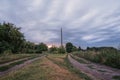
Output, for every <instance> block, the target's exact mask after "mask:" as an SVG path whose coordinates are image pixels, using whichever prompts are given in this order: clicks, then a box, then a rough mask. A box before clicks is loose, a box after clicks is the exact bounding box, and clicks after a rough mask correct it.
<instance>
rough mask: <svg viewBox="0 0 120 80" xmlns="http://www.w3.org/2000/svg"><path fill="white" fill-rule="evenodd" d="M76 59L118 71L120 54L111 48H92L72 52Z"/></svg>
mask: <svg viewBox="0 0 120 80" xmlns="http://www.w3.org/2000/svg"><path fill="white" fill-rule="evenodd" d="M74 54H75V55H77V56H78V57H82V58H85V59H87V60H90V61H93V62H96V63H101V64H105V65H108V66H111V67H114V68H119V69H120V52H119V50H117V49H115V48H113V47H99V48H97V47H92V48H89V47H88V48H87V49H86V50H81V51H79V52H74Z"/></svg>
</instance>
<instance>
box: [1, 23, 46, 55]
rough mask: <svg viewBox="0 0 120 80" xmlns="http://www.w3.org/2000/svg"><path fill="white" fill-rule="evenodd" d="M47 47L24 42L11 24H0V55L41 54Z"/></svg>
mask: <svg viewBox="0 0 120 80" xmlns="http://www.w3.org/2000/svg"><path fill="white" fill-rule="evenodd" d="M47 50H48V48H47V45H46V44H44V43H40V44H38V45H36V44H35V43H32V42H29V41H26V40H25V38H24V35H23V33H21V32H20V28H18V27H16V26H15V25H14V24H11V23H5V22H4V23H3V24H0V53H1V54H2V53H4V54H7V53H42V52H43V51H47Z"/></svg>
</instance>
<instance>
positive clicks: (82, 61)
mask: <svg viewBox="0 0 120 80" xmlns="http://www.w3.org/2000/svg"><path fill="white" fill-rule="evenodd" d="M71 57H72V58H73V59H75V60H77V61H78V62H80V63H82V64H88V63H87V62H85V61H84V60H82V59H80V58H76V57H75V56H73V55H71Z"/></svg>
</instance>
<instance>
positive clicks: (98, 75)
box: [68, 55, 120, 80]
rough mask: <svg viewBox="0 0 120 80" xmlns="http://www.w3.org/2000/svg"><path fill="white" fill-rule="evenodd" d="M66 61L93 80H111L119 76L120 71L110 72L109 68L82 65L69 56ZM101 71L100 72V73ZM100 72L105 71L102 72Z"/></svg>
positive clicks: (91, 64)
mask: <svg viewBox="0 0 120 80" xmlns="http://www.w3.org/2000/svg"><path fill="white" fill-rule="evenodd" d="M68 59H69V61H70V63H71V64H72V65H73V66H74V67H75V68H77V69H79V70H80V71H82V72H84V73H86V74H87V75H88V76H91V77H93V79H94V80H98V79H99V80H113V79H112V77H113V76H116V75H117V76H120V71H119V70H118V71H116V70H112V69H111V68H107V67H103V66H101V65H97V64H94V63H89V64H82V63H80V62H78V61H76V60H75V59H73V58H72V57H71V56H70V55H68ZM90 67H91V68H90ZM100 70H101V71H100ZM102 70H105V72H104V71H102Z"/></svg>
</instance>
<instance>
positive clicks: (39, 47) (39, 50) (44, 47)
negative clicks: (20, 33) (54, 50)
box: [37, 43, 48, 53]
mask: <svg viewBox="0 0 120 80" xmlns="http://www.w3.org/2000/svg"><path fill="white" fill-rule="evenodd" d="M47 50H48V47H47V45H46V44H44V43H40V44H39V45H37V53H42V52H43V51H47Z"/></svg>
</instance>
